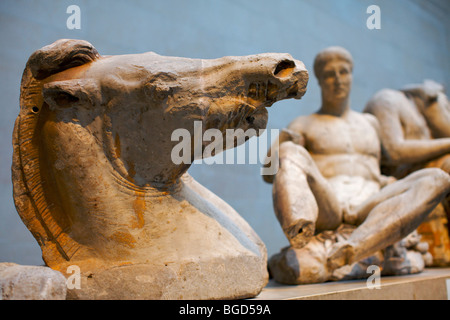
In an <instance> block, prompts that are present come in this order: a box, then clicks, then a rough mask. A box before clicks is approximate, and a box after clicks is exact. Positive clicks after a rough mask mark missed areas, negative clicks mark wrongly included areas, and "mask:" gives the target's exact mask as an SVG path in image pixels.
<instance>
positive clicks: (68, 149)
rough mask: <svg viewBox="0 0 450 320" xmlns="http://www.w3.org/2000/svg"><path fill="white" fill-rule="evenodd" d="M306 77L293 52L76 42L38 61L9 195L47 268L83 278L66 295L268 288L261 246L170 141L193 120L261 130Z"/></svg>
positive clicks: (25, 99) (26, 80) (235, 292)
mask: <svg viewBox="0 0 450 320" xmlns="http://www.w3.org/2000/svg"><path fill="white" fill-rule="evenodd" d="M307 81H308V72H307V71H306V69H305V67H304V65H303V63H302V62H300V61H298V60H295V59H293V58H292V57H291V56H290V55H288V54H276V53H267V54H260V55H253V56H246V57H224V58H220V59H214V60H202V59H188V58H178V57H164V56H160V55H158V54H156V53H152V52H148V53H143V54H131V55H123V56H101V55H100V54H99V53H98V52H97V51H96V50H95V48H94V47H93V46H92V45H91V44H90V43H88V42H86V41H81V40H59V41H56V42H55V43H53V44H51V45H49V46H46V47H44V48H42V49H40V50H38V51H36V52H35V53H33V54H32V55H31V57H30V58H29V60H28V63H27V66H26V69H25V71H24V74H23V79H22V85H21V99H20V105H21V109H20V114H19V116H18V118H17V121H16V125H15V130H14V137H13V143H14V162H13V167H12V171H13V183H14V199H15V203H16V207H17V210H18V212H19V215H20V216H21V218H22V219H23V221H24V223H25V224H26V225H27V227H28V228H29V229H30V231H31V232H32V233H33V235H34V236H35V238H36V240H37V241H38V243H39V245H40V246H41V248H42V252H43V258H44V261H45V262H46V264H47V265H48V266H50V267H51V268H53V269H55V270H60V271H61V272H63V273H64V274H66V276H67V275H68V274H67V273H66V271H67V268H68V267H70V266H72V265H75V266H78V267H79V268H80V270H81V289H73V290H69V292H68V296H69V298H71V299H78V298H81V299H233V298H245V297H251V296H255V295H257V294H258V293H259V292H260V291H261V290H262V288H263V287H264V286H265V284H266V283H267V279H268V274H267V253H266V248H265V246H264V244H263V243H262V241H261V240H260V239H259V237H258V235H256V233H255V232H254V231H253V230H252V229H251V227H250V226H249V225H248V224H247V222H246V221H244V220H243V219H242V217H240V216H239V214H238V213H237V212H236V211H234V210H233V208H231V207H230V206H229V205H228V204H227V203H225V202H224V201H223V200H221V199H220V198H218V197H217V196H216V195H214V194H213V193H211V192H210V191H209V190H207V189H205V188H204V187H203V186H201V185H200V184H199V183H197V182H196V181H195V180H194V179H192V178H191V177H189V176H188V175H187V173H186V171H187V169H188V168H189V166H190V163H175V162H174V161H173V159H172V154H171V152H172V150H173V148H174V146H175V145H177V144H178V143H179V141H172V133H173V132H174V131H175V130H176V129H183V130H185V131H184V132H186V131H187V133H188V134H190V136H191V137H194V127H195V126H194V122H195V121H200V122H201V124H202V125H203V132H201V134H203V133H204V131H206V130H207V129H218V130H220V132H221V133H222V134H223V135H225V132H226V130H227V129H242V130H243V131H246V130H247V129H250V128H252V129H255V130H257V131H258V130H259V129H264V128H265V127H266V124H267V117H268V113H267V110H266V107H269V106H271V105H272V104H273V103H274V102H276V101H279V100H282V99H290V98H294V99H300V98H301V97H302V96H303V94H304V93H305V91H306V85H307ZM208 144H209V143H208V141H204V142H203V144H201V145H200V146H201V149H202V150H200V151H203V150H204V149H205V148H206V146H207V145H208ZM194 145H195V144H193V146H192V148H191V150H189V153H190V154H189V155H188V156H189V157H188V158H189V160H192V161H193V160H194V158H195V156H196V154H197V151H198V150H194ZM200 156H202V154H200ZM217 183H220V181H218V182H217Z"/></svg>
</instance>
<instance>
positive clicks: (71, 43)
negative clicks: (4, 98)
mask: <svg viewBox="0 0 450 320" xmlns="http://www.w3.org/2000/svg"><path fill="white" fill-rule="evenodd" d="M98 57H99V54H98V52H97V50H96V49H95V48H94V47H93V46H92V45H91V44H90V43H88V42H86V41H82V40H67V39H62V40H58V41H56V42H54V43H53V44H51V45H48V46H45V47H43V48H42V49H40V50H37V51H36V52H34V53H33V54H32V55H31V56H30V58H29V59H28V62H27V64H26V67H25V70H24V72H23V75H22V82H21V88H20V113H19V116H18V117H17V119H16V122H15V126H14V133H13V147H14V151H13V165H12V180H13V193H14V201H15V205H16V208H17V211H18V213H19V215H20V217H21V219H22V220H23V222H24V223H25V225H26V226H27V228H28V229H29V230H30V231H31V233H32V234H33V236H34V237H35V238H36V240H37V241H38V243H39V245H40V246H41V248H42V253H43V257H44V261H45V262H46V263H47V261H46V260H49V259H46V258H45V257H52V259H51V260H52V261H64V260H70V258H71V257H72V256H73V254H74V253H75V252H76V251H77V250H78V249H79V247H80V244H78V243H77V242H75V241H74V240H73V239H72V238H71V237H70V235H69V232H70V230H69V227H70V224H69V222H70V221H69V220H68V219H69V218H68V216H67V214H65V213H64V212H63V210H62V206H61V205H60V204H59V203H58V201H59V200H58V197H57V196H56V193H57V188H56V185H55V183H54V181H52V178H51V175H50V172H48V171H49V170H48V169H46V168H45V166H44V165H42V139H41V137H40V131H41V129H42V126H43V124H44V123H45V121H46V118H47V117H48V105H47V104H46V103H45V102H44V100H43V96H42V86H43V80H44V79H46V78H47V77H49V76H51V75H53V74H56V73H59V72H61V71H64V70H67V69H69V68H73V67H76V66H80V65H83V64H86V63H88V62H91V61H94V60H95V59H97V58H98ZM61 258H62V259H61Z"/></svg>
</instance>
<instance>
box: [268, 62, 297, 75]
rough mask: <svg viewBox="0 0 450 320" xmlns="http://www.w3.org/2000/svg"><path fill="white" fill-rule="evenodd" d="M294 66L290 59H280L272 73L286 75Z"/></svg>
mask: <svg viewBox="0 0 450 320" xmlns="http://www.w3.org/2000/svg"><path fill="white" fill-rule="evenodd" d="M294 68H295V62H294V61H292V60H282V61H280V62H279V63H278V64H277V66H276V67H275V71H274V72H273V74H274V75H276V76H277V77H282V78H283V77H287V76H289V75H291V74H292V72H293V71H294Z"/></svg>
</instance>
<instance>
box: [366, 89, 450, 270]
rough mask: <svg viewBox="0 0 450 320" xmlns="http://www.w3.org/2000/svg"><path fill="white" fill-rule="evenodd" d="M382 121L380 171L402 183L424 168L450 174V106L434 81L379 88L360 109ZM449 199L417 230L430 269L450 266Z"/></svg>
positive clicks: (443, 91) (442, 90) (442, 91)
mask: <svg viewBox="0 0 450 320" xmlns="http://www.w3.org/2000/svg"><path fill="white" fill-rule="evenodd" d="M364 111H365V112H367V113H371V114H373V115H374V116H375V117H376V118H377V119H378V121H379V123H380V128H381V131H380V132H381V141H382V145H383V152H382V161H381V163H382V166H381V172H382V173H384V174H387V175H392V176H394V177H396V178H397V179H401V178H403V177H405V176H407V175H408V174H410V173H412V172H414V171H417V170H420V169H423V168H440V169H442V170H444V171H445V172H447V173H450V103H449V101H448V98H447V96H446V95H445V90H444V87H443V86H442V85H440V84H439V83H436V82H434V81H432V80H425V81H424V82H423V83H421V84H410V85H407V86H405V88H403V89H401V90H393V89H383V90H380V91H379V92H377V93H376V94H375V95H374V96H373V97H372V98H371V99H370V101H369V102H368V103H367V105H366V108H365V110H364ZM449 199H450V198H449V197H448V196H447V199H445V200H444V201H443V202H442V203H440V204H439V205H438V206H437V207H436V208H435V209H434V210H433V212H432V213H431V214H430V215H429V216H428V218H427V219H426V221H424V222H423V223H422V224H421V225H420V226H419V228H418V232H419V234H420V235H421V236H422V239H423V240H424V241H426V242H427V243H428V244H429V246H430V249H429V252H430V253H431V255H432V256H433V262H432V266H449V265H450V237H449V231H450V225H449V223H448V221H449V219H450V205H449Z"/></svg>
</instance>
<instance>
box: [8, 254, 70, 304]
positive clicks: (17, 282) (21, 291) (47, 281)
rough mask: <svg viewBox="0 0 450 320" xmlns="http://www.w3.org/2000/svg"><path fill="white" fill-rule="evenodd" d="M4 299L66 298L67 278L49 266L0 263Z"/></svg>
mask: <svg viewBox="0 0 450 320" xmlns="http://www.w3.org/2000/svg"><path fill="white" fill-rule="evenodd" d="M0 293H1V295H0V298H1V299H2V300H65V299H66V293H67V287H66V278H65V277H64V276H63V275H62V274H61V273H60V272H58V271H54V270H52V269H50V268H48V267H39V266H22V265H18V264H15V263H9V262H4V263H0Z"/></svg>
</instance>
